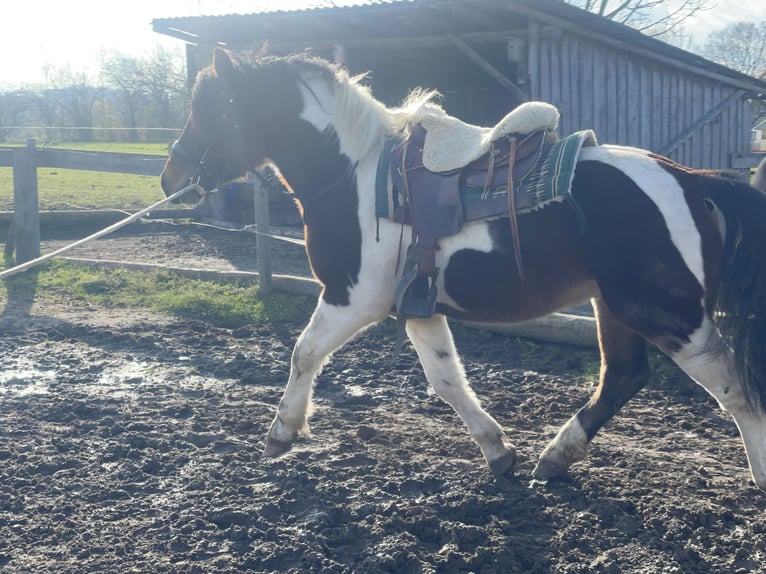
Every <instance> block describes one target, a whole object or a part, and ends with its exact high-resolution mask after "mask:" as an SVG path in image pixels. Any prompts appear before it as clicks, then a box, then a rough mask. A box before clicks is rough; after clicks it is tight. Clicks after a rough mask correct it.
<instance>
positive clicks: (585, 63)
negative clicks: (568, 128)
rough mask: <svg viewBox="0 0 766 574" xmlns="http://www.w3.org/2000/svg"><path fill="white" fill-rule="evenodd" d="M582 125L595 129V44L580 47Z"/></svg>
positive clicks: (585, 127) (584, 127) (583, 127)
mask: <svg viewBox="0 0 766 574" xmlns="http://www.w3.org/2000/svg"><path fill="white" fill-rule="evenodd" d="M580 48H581V49H580V92H579V94H578V96H579V98H580V125H581V126H582V129H590V128H592V127H593V98H594V90H593V51H594V49H595V48H594V46H593V44H590V43H588V44H585V45H582V44H581V45H580Z"/></svg>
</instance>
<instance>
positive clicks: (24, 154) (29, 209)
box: [13, 139, 40, 264]
mask: <svg viewBox="0 0 766 574" xmlns="http://www.w3.org/2000/svg"><path fill="white" fill-rule="evenodd" d="M37 151H38V150H37V148H36V147H35V140H33V139H30V140H28V141H27V146H26V147H20V148H17V149H15V150H13V211H14V217H13V228H14V234H15V243H16V263H17V264H20V263H26V262H27V261H31V260H32V259H37V258H38V257H40V214H39V212H38V199H37V165H36V163H35V160H36V157H35V155H36V152H37Z"/></svg>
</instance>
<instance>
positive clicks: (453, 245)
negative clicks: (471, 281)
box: [436, 221, 494, 311]
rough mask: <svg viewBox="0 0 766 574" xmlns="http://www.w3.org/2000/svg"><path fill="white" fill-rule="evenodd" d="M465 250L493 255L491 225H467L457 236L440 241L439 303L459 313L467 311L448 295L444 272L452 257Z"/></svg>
mask: <svg viewBox="0 0 766 574" xmlns="http://www.w3.org/2000/svg"><path fill="white" fill-rule="evenodd" d="M463 249H472V250H474V251H480V252H482V253H491V252H492V250H493V249H494V244H493V243H492V236H491V235H490V233H489V225H488V224H487V222H485V221H477V222H473V223H467V224H466V225H465V226H464V227H463V229H462V230H461V232H460V233H459V234H457V235H451V236H449V237H444V238H442V239H440V240H439V250H438V251H437V252H436V266H437V267H438V268H439V269H441V273H439V276H438V277H437V278H436V287H437V289H438V293H439V299H438V300H439V302H440V303H443V304H444V305H447V306H449V307H452V308H453V309H456V310H458V311H466V309H464V308H463V307H461V306H460V305H459V304H458V303H457V301H455V300H454V299H453V298H452V297H450V296H449V294H448V293H447V289H446V288H445V286H444V271H445V270H446V269H447V267H448V266H449V260H450V259H451V258H452V256H453V255H454V254H455V253H457V252H458V251H461V250H463Z"/></svg>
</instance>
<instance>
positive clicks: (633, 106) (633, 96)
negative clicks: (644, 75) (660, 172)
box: [625, 60, 641, 147]
mask: <svg viewBox="0 0 766 574" xmlns="http://www.w3.org/2000/svg"><path fill="white" fill-rule="evenodd" d="M625 144H626V145H631V146H635V147H641V70H640V69H639V68H638V66H636V64H635V63H634V62H633V60H629V61H628V141H627V142H625Z"/></svg>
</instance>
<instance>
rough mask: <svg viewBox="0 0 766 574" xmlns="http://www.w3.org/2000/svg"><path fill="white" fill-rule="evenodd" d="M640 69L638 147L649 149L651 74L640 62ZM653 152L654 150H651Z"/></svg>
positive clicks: (650, 137) (650, 134)
mask: <svg viewBox="0 0 766 574" xmlns="http://www.w3.org/2000/svg"><path fill="white" fill-rule="evenodd" d="M639 67H640V72H639V76H640V80H639V81H640V86H641V88H640V89H641V91H640V94H639V107H640V110H641V111H640V112H639V113H640V115H639V118H640V119H639V130H640V134H641V135H640V139H639V142H640V143H639V144H638V147H640V148H643V149H651V147H652V115H653V112H652V72H651V70H649V69H648V68H646V66H645V65H644V64H643V62H641V63H640V64H639ZM652 151H654V150H652Z"/></svg>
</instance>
